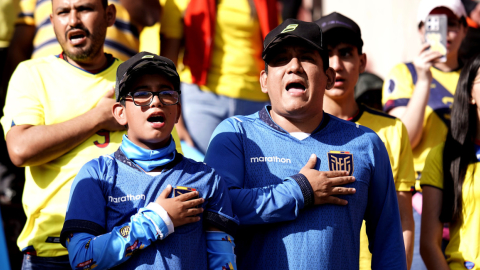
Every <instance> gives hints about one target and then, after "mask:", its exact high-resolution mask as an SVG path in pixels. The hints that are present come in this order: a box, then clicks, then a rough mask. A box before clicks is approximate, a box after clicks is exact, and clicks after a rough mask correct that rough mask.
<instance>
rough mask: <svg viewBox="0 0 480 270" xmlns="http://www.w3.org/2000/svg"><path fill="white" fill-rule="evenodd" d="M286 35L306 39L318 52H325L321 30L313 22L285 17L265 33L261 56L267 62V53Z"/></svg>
mask: <svg viewBox="0 0 480 270" xmlns="http://www.w3.org/2000/svg"><path fill="white" fill-rule="evenodd" d="M287 37H294V38H299V39H302V40H304V41H306V42H307V43H308V44H310V45H311V46H312V47H313V48H315V49H317V50H318V51H319V52H320V54H323V53H325V52H326V51H325V48H324V47H323V46H324V45H323V40H322V39H323V37H322V30H321V29H320V28H319V27H318V25H316V24H315V23H313V22H304V21H300V20H296V19H287V20H285V21H284V22H283V23H282V24H280V25H279V26H277V27H275V28H274V29H273V30H272V31H270V33H268V34H267V36H266V37H265V40H264V41H263V53H262V58H263V60H265V61H266V62H268V59H269V55H268V53H269V52H270V51H271V49H272V48H273V47H274V46H275V45H277V44H278V43H280V42H281V41H283V40H285V38H287Z"/></svg>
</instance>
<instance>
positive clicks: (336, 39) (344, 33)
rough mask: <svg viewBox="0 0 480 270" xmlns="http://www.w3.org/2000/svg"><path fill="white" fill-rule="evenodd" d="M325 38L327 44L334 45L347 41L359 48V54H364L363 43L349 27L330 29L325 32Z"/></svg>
mask: <svg viewBox="0 0 480 270" xmlns="http://www.w3.org/2000/svg"><path fill="white" fill-rule="evenodd" d="M325 40H326V43H327V45H330V46H332V47H336V46H338V44H340V43H346V44H350V45H353V46H355V47H356V48H357V51H358V55H362V53H363V50H362V49H363V44H362V43H361V40H360V39H359V38H358V37H357V36H355V35H353V34H352V31H350V30H348V29H341V28H340V29H334V30H330V31H329V32H327V33H326V34H325Z"/></svg>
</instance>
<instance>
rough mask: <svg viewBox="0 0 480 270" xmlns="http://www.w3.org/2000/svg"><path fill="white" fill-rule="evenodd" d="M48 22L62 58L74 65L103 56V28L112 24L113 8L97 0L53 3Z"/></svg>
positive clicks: (105, 28) (104, 33)
mask: <svg viewBox="0 0 480 270" xmlns="http://www.w3.org/2000/svg"><path fill="white" fill-rule="evenodd" d="M50 21H51V22H52V24H53V28H54V30H55V35H56V36H57V40H58V42H59V43H60V46H61V47H62V49H63V51H64V52H65V54H66V55H67V56H68V57H69V58H70V59H72V60H74V61H80V62H81V61H84V60H88V59H92V58H94V57H95V56H98V55H99V54H103V43H104V41H105V35H106V32H107V27H108V26H111V25H113V23H114V22H115V7H114V6H113V5H110V6H107V8H104V7H103V5H102V2H101V0H53V1H52V14H51V15H50Z"/></svg>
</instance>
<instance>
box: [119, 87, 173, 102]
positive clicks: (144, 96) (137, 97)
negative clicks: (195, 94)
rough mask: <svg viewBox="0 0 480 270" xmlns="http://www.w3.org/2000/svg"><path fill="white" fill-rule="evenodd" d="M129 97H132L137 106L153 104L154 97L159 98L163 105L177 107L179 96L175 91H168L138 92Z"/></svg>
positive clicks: (131, 93)
mask: <svg viewBox="0 0 480 270" xmlns="http://www.w3.org/2000/svg"><path fill="white" fill-rule="evenodd" d="M127 96H129V97H131V98H132V100H133V104H135V105H137V106H148V105H150V104H152V101H153V97H155V96H157V97H158V99H159V100H160V102H161V103H162V104H163V105H166V106H169V105H175V104H177V103H178V100H179V94H178V92H177V91H175V90H166V91H160V92H151V91H137V92H130V93H128V94H127Z"/></svg>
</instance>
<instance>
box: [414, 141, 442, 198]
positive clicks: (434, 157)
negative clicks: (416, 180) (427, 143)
mask: <svg viewBox="0 0 480 270" xmlns="http://www.w3.org/2000/svg"><path fill="white" fill-rule="evenodd" d="M444 145H445V143H442V144H439V145H437V146H435V147H434V148H432V150H430V152H429V153H428V156H427V159H426V160H425V167H423V171H422V177H421V178H420V185H421V186H433V187H436V188H439V189H443V147H444Z"/></svg>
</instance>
